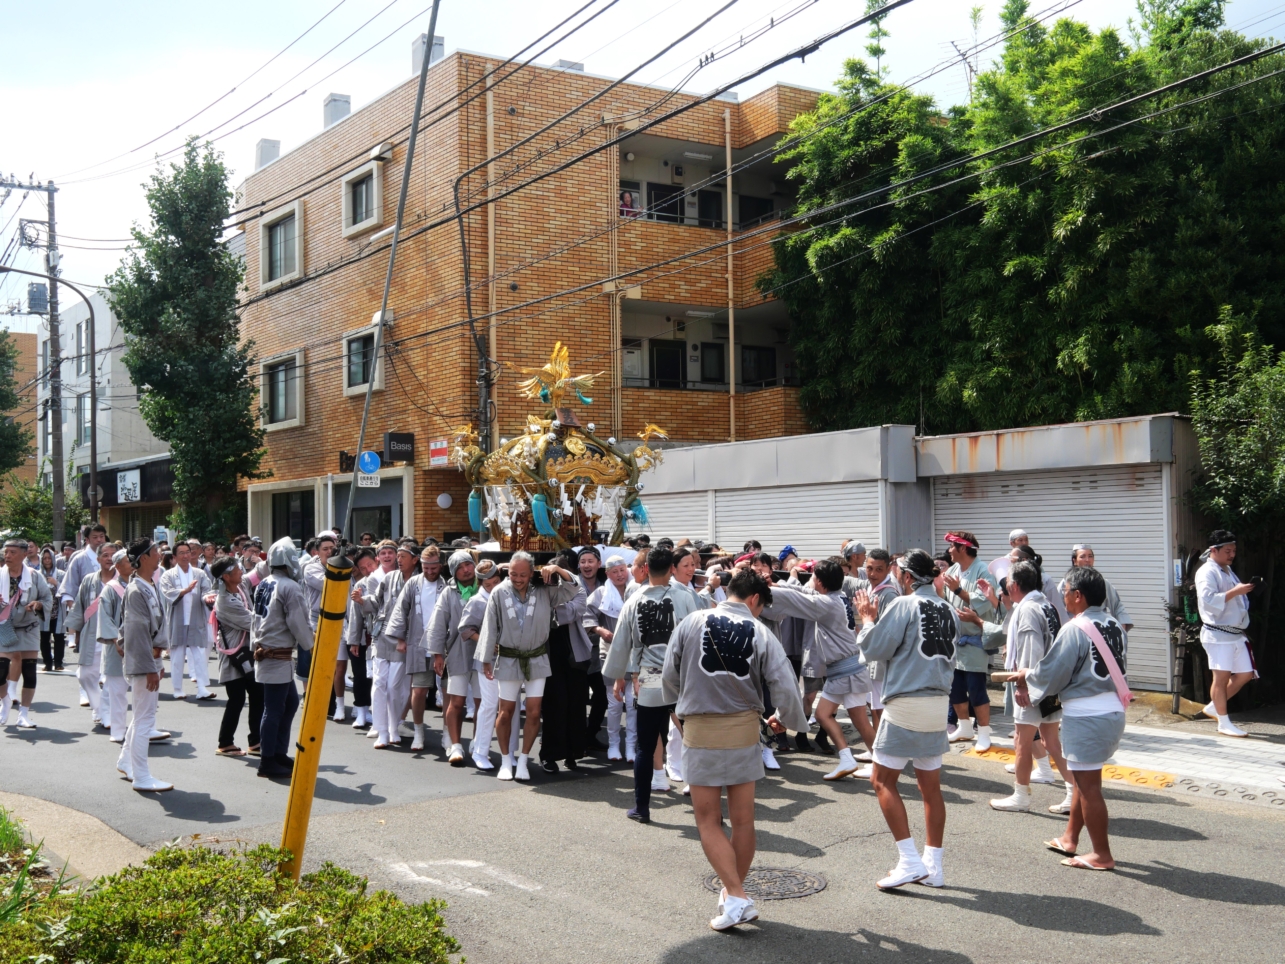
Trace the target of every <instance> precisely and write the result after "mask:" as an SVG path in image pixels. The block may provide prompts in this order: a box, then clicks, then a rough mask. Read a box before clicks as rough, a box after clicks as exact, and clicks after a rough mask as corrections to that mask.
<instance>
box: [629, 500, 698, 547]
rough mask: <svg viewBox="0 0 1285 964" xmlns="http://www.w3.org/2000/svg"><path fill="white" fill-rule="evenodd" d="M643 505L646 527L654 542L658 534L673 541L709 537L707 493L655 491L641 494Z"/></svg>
mask: <svg viewBox="0 0 1285 964" xmlns="http://www.w3.org/2000/svg"><path fill="white" fill-rule="evenodd" d="M642 504H643V505H644V506H645V507H646V508H647V520H648V524H647V530H648V532H650V533H651V541H652V542H653V543H654V542H655V541H656V539H657V538H659V537H660V536H669V538H671V539H673V540H674V541H675V542H677V541H678V540H679V539H682V538H683V537H684V536H685V537H687V538H688V539H704V540H706V541H708V540H709V494H708V493H706V492H704V491H701V492H658V493H656V494H655V495H648V494H647V493H646V492H644V493H643V494H642Z"/></svg>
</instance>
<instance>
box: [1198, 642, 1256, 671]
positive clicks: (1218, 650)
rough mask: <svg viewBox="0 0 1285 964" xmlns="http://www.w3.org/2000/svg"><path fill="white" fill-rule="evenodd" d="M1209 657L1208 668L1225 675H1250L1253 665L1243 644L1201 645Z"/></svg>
mask: <svg viewBox="0 0 1285 964" xmlns="http://www.w3.org/2000/svg"><path fill="white" fill-rule="evenodd" d="M1201 645H1202V646H1204V647H1205V655H1206V656H1207V657H1209V668H1210V669H1217V670H1222V671H1224V672H1227V673H1252V672H1253V671H1254V664H1253V663H1252V662H1251V661H1250V659H1249V647H1248V646H1247V645H1246V644H1245V643H1241V642H1236V643H1202V644H1201Z"/></svg>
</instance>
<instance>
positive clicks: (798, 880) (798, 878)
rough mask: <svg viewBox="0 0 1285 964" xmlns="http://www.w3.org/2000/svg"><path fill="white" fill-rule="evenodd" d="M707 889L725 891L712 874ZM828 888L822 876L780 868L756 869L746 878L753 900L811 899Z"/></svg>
mask: <svg viewBox="0 0 1285 964" xmlns="http://www.w3.org/2000/svg"><path fill="white" fill-rule="evenodd" d="M701 883H702V884H704V886H705V889H706V890H708V891H709V892H710V893H712V894H717V893H718V892H719V891H721V890H722V889H723V882H722V881H721V880H719V879H718V874H710V875H709V876H708V877H706V878H705V879H704V880H703V881H702V882H701ZM825 888H826V879H825V878H824V877H822V876H821V875H820V874H809V873H807V872H805V871H802V870H785V869H783V868H779V867H756V868H754V869H752V870H751V871H750V873H749V876H748V877H746V878H745V893H747V894H748V895H749V896H750V899H752V900H790V899H791V898H794V897H810V896H812V895H813V894H819V893H820V892H821V891H823V890H825Z"/></svg>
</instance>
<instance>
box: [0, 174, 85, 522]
mask: <svg viewBox="0 0 1285 964" xmlns="http://www.w3.org/2000/svg"><path fill="white" fill-rule="evenodd" d="M0 188H6V189H10V190H19V191H44V192H45V196H46V197H47V198H48V199H49V200H48V204H47V207H48V209H49V224H48V228H49V239H48V241H47V242H46V243H45V272H46V275H47V277H48V278H49V372H48V376H49V407H48V408H47V409H46V410H45V418H51V419H53V422H52V423H51V427H50V446H49V449H50V451H49V462H50V466H49V469H50V473H51V474H52V475H53V488H54V493H53V503H54V505H53V539H52V541H53V542H54V544H55V545H60V544H61V543H62V542H63V538H64V536H65V535H66V529H67V502H66V493H65V491H64V478H63V465H62V347H61V341H60V339H59V331H58V285H59V278H58V276H59V275H60V274H61V273H62V272H61V270H60V269H59V267H58V261H59V256H58V227H57V224H56V222H55V220H54V196H55V195H56V194H57V193H58V188H56V187H54V182H53V181H49V182H48V183H47V184H40V183H39V182H37V181H34V180H33V181H32V182H31V183H29V184H23V183H21V182H19V181H16V180H5V179H3V178H0ZM29 273H30V272H18V274H29ZM37 277H39V275H37ZM81 297H84V296H83V295H82V296H81ZM86 304H88V299H86ZM90 311H91V312H92V311H93V308H92V307H91V308H90ZM96 467H97V466H95V468H96ZM91 495H92V493H91Z"/></svg>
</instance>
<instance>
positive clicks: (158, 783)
mask: <svg viewBox="0 0 1285 964" xmlns="http://www.w3.org/2000/svg"><path fill="white" fill-rule="evenodd" d="M134 789H135V790H137V791H139V792H140V793H163V792H165V791H166V790H173V789H174V784H172V783H166V782H165V781H164V780H158V779H156V777H154V776H152V775H151V774H150V773H149V774H148V775H147V776H145V777H139V778H138V779H137V780H135V781H134Z"/></svg>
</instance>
